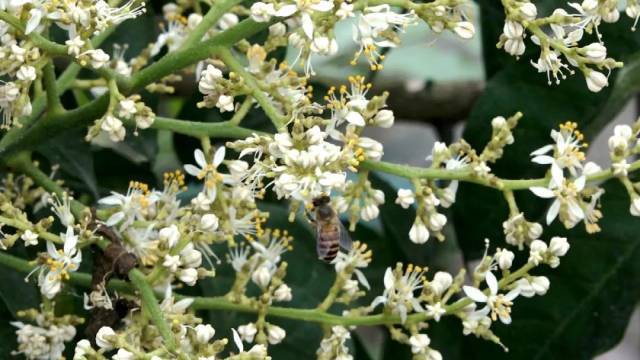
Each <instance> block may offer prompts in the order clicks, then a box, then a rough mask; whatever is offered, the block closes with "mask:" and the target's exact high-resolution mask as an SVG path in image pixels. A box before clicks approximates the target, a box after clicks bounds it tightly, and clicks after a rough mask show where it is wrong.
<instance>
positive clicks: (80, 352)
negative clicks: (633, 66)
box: [73, 339, 91, 360]
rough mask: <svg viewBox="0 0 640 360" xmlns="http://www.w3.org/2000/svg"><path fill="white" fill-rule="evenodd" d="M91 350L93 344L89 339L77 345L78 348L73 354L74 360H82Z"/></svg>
mask: <svg viewBox="0 0 640 360" xmlns="http://www.w3.org/2000/svg"><path fill="white" fill-rule="evenodd" d="M90 350H91V343H90V342H89V340H87V339H82V340H80V341H78V343H77V344H76V348H75V350H74V353H73V359H74V360H75V359H80V358H81V357H82V356H84V355H86V354H87V353H88V352H89V351H90Z"/></svg>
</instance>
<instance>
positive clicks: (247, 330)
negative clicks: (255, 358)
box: [238, 323, 258, 343]
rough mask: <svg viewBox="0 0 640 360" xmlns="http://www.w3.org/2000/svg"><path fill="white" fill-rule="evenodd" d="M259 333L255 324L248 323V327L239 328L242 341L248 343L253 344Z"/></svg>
mask: <svg viewBox="0 0 640 360" xmlns="http://www.w3.org/2000/svg"><path fill="white" fill-rule="evenodd" d="M257 332H258V329H257V328H256V326H255V324H254V323H248V324H246V325H241V326H238V334H240V337H241V338H242V340H244V341H246V342H248V343H252V342H253V338H254V337H255V336H256V333H257Z"/></svg>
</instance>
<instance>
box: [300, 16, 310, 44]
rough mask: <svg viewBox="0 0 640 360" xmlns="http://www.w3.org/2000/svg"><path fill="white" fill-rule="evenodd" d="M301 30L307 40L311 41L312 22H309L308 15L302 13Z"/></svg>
mask: <svg viewBox="0 0 640 360" xmlns="http://www.w3.org/2000/svg"><path fill="white" fill-rule="evenodd" d="M300 20H301V21H302V30H304V33H305V34H306V35H307V37H308V38H309V39H313V20H311V16H309V14H308V13H306V12H305V13H302V19H300Z"/></svg>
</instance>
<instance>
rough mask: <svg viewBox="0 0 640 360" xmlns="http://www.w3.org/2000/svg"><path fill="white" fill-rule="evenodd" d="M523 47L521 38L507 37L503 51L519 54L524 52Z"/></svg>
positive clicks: (514, 54)
mask: <svg viewBox="0 0 640 360" xmlns="http://www.w3.org/2000/svg"><path fill="white" fill-rule="evenodd" d="M525 49H526V47H525V45H524V41H522V38H517V39H507V41H505V43H504V51H506V52H507V54H510V55H513V56H520V55H522V54H524V51H525Z"/></svg>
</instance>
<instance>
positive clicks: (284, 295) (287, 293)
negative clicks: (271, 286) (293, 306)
mask: <svg viewBox="0 0 640 360" xmlns="http://www.w3.org/2000/svg"><path fill="white" fill-rule="evenodd" d="M273 298H274V300H276V301H291V299H292V298H293V296H292V294H291V288H290V287H289V286H287V284H282V285H280V286H278V288H277V289H276V291H274V292H273Z"/></svg>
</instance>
